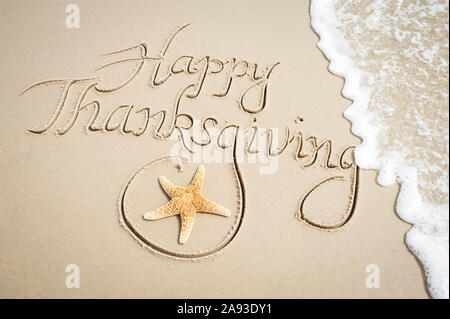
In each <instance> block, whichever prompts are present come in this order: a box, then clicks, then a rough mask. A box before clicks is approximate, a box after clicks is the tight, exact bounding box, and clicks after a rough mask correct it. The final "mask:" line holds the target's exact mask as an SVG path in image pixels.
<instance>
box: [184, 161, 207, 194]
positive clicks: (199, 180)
mask: <svg viewBox="0 0 450 319" xmlns="http://www.w3.org/2000/svg"><path fill="white" fill-rule="evenodd" d="M204 179H205V167H204V166H203V165H199V167H198V168H197V171H196V172H195V175H194V178H193V179H192V182H191V184H190V185H189V186H188V187H187V188H188V190H189V191H191V192H194V193H200V192H201V191H202V188H203V181H204Z"/></svg>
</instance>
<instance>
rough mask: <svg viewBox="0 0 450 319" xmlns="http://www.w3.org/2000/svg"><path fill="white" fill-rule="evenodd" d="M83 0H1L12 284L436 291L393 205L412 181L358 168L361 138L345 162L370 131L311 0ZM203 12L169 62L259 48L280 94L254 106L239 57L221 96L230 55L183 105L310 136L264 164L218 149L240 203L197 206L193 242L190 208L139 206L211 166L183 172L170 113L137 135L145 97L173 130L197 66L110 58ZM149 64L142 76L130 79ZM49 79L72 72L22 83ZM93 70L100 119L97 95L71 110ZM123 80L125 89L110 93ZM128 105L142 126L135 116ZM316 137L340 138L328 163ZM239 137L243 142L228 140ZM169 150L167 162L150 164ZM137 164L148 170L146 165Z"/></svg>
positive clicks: (223, 178) (4, 205)
mask: <svg viewBox="0 0 450 319" xmlns="http://www.w3.org/2000/svg"><path fill="white" fill-rule="evenodd" d="M77 4H78V5H79V8H80V28H72V29H70V28H67V27H66V25H65V19H66V16H67V13H66V12H65V8H66V4H65V3H57V2H52V1H48V2H40V3H39V4H37V3H36V4H34V3H33V4H30V3H29V2H26V1H15V2H2V3H1V12H2V15H3V19H2V21H1V22H0V23H1V24H2V30H8V32H4V35H3V36H4V39H3V48H4V49H3V50H2V70H3V76H2V78H1V80H0V81H2V85H1V88H2V89H1V90H2V108H1V111H0V112H1V116H0V124H1V125H0V127H1V141H2V143H1V149H0V151H1V154H2V156H1V157H0V161H1V162H0V167H1V168H2V170H1V178H0V180H1V184H0V185H1V192H0V193H1V197H0V207H1V218H0V236H1V237H0V242H1V249H0V254H1V258H0V273H1V275H0V296H1V297H3V298H56V297H62V298H78V297H88V298H92V297H96V298H97V297H107V298H113V297H121V298H133V297H137V298H339V297H342V298H427V297H428V294H427V292H426V289H425V285H424V279H423V275H422V270H421V267H420V265H419V263H418V262H417V260H416V259H415V257H414V256H413V255H412V254H411V253H410V252H409V251H408V249H407V248H406V246H405V244H404V235H405V233H406V232H407V231H408V229H409V228H410V225H408V224H406V223H404V222H402V221H401V220H400V219H399V218H398V217H396V215H395V213H394V203H395V199H396V196H397V192H398V187H388V188H381V187H380V186H378V185H377V184H376V182H375V172H372V171H367V170H361V171H357V170H356V168H355V166H354V165H353V166H351V167H347V166H346V165H345V164H352V163H351V162H349V161H350V160H351V152H347V153H346V155H345V156H344V157H345V159H346V160H344V161H343V164H344V165H342V163H339V156H340V155H341V154H342V152H344V151H345V150H346V149H347V148H348V147H350V146H355V145H358V144H359V139H358V138H356V137H355V136H353V135H352V134H351V132H350V123H349V122H348V121H347V120H345V119H344V118H343V117H342V112H343V110H344V109H345V108H346V107H348V105H349V104H350V103H351V102H350V101H348V100H346V99H345V98H343V97H342V96H341V95H340V93H339V92H340V90H341V87H342V84H343V82H342V80H341V79H339V78H337V77H336V76H334V75H332V74H331V73H329V72H328V71H327V65H328V61H327V60H326V59H325V58H324V56H323V55H322V53H321V52H320V50H319V49H318V48H317V47H316V43H317V41H318V38H317V36H316V35H315V34H314V32H313V31H312V29H311V27H310V17H309V14H308V2H306V1H305V2H296V1H289V2H286V3H285V4H283V6H280V5H277V4H275V3H273V2H271V1H263V2H261V1H246V2H242V1H229V2H222V1H208V2H200V1H171V2H170V4H169V3H165V2H162V1H132V2H128V3H127V4H125V3H121V4H114V5H111V3H110V2H106V1H96V2H95V3H93V2H88V1H78V2H77ZM188 23H190V24H189V25H188V26H186V27H185V28H184V29H183V30H181V31H180V32H179V33H178V34H177V35H176V37H175V38H174V40H173V42H172V43H171V45H170V47H169V48H168V50H167V52H166V54H165V61H164V62H162V65H161V73H160V76H164V74H165V72H166V71H167V68H168V65H170V63H171V62H173V61H174V60H175V59H177V58H178V57H180V56H184V55H186V56H193V57H195V58H194V59H195V60H198V59H200V58H202V57H205V56H209V57H211V59H214V58H215V59H220V60H221V61H227V60H229V59H232V58H236V61H237V62H238V61H242V60H244V61H248V63H249V65H252V64H253V63H258V66H259V69H258V71H257V74H258V75H259V74H260V72H261V71H263V70H264V68H266V67H268V68H269V69H270V68H271V67H273V70H272V72H271V73H270V77H269V78H268V79H267V81H266V82H264V83H263V84H262V85H263V86H264V85H265V84H267V101H266V104H265V107H264V109H263V110H262V111H260V112H259V109H258V106H257V104H250V101H259V100H258V97H257V96H256V97H255V96H251V94H249V95H248V97H249V99H248V100H245V102H246V103H244V104H245V105H244V106H241V107H240V106H239V100H240V96H241V95H242V94H243V92H245V90H246V89H247V88H249V87H250V86H251V85H252V84H253V83H255V80H253V79H251V77H249V76H243V77H239V76H237V75H236V74H239V72H240V69H239V68H241V67H242V68H244V71H245V65H244V64H245V63H241V65H240V66H239V68H238V67H237V68H236V73H235V75H236V77H235V78H234V79H233V82H232V84H231V86H230V91H229V92H228V93H227V94H226V95H225V96H222V97H219V96H212V94H214V93H218V92H223V90H224V88H226V85H225V82H224V81H225V80H226V72H225V70H224V71H222V72H220V73H217V74H214V75H208V76H207V77H206V79H205V82H204V85H203V87H202V90H201V91H200V92H198V97H195V98H189V97H186V96H185V95H181V96H182V97H181V99H180V101H181V102H180V107H179V114H190V115H191V116H192V117H193V118H194V119H196V120H200V121H202V120H205V119H207V118H209V117H212V118H214V120H216V121H217V124H216V127H217V128H219V129H223V128H224V127H226V126H228V125H233V124H234V125H236V126H239V127H240V128H242V129H244V128H247V127H249V126H252V125H257V126H258V127H260V128H278V130H279V135H280V137H279V141H280V146H281V145H282V143H283V139H284V137H285V134H286V128H289V132H290V134H292V135H290V137H294V136H295V138H293V139H292V142H291V143H289V145H288V146H287V147H286V149H285V150H283V152H282V153H281V154H280V155H279V156H277V157H276V158H275V159H273V160H272V162H271V163H275V164H273V165H274V166H271V165H269V164H267V163H266V164H261V163H259V164H258V163H249V161H248V160H247V155H248V154H247V155H245V156H244V160H242V161H241V162H239V163H237V164H236V163H234V162H236V160H235V161H228V162H225V163H210V162H208V161H207V160H206V159H205V158H204V157H202V158H201V162H202V163H203V164H204V165H205V169H206V171H205V184H204V189H203V191H202V192H203V194H204V195H205V197H206V198H208V199H211V200H213V201H215V202H217V203H220V204H221V205H223V206H225V207H227V208H228V209H229V210H230V211H231V216H230V217H223V216H214V215H209V214H197V216H196V220H195V224H194V227H193V230H192V233H191V236H190V237H189V240H188V242H187V243H186V244H185V245H180V244H179V243H178V235H179V227H180V221H179V217H177V216H173V217H169V218H166V219H163V220H158V221H145V220H144V219H141V216H142V215H143V214H144V212H145V211H147V210H148V211H150V210H154V209H156V208H158V207H160V206H161V205H163V204H164V203H166V202H167V201H168V200H169V198H167V196H166V195H165V194H164V192H163V191H162V189H161V187H160V185H159V183H158V180H157V177H158V176H159V175H166V176H167V177H168V178H169V180H171V181H172V182H173V183H174V184H175V185H177V186H187V185H188V184H189V182H190V180H191V178H192V176H193V173H194V172H195V169H196V167H197V166H198V165H199V163H198V162H196V161H195V160H194V163H186V164H183V165H182V167H181V170H180V167H179V166H178V163H174V162H172V161H170V160H163V161H161V159H162V158H165V157H167V156H173V150H174V145H175V146H176V145H180V144H179V143H177V140H171V139H166V140H163V139H162V138H155V136H154V134H155V131H157V130H158V126H157V125H158V120H152V121H150V122H149V125H148V127H147V129H146V130H145V131H144V132H143V133H142V135H139V133H141V131H140V129H141V128H142V125H143V124H142V123H145V122H143V117H142V114H145V111H142V112H141V113H139V114H140V115H141V117H139V116H138V114H137V113H136V111H137V110H140V109H142V108H144V107H150V108H151V111H150V112H151V114H153V113H156V112H158V111H161V110H166V111H167V119H166V120H165V121H164V123H163V125H162V127H161V130H160V132H162V134H163V135H164V133H167V132H170V131H171V129H173V126H174V122H173V120H174V116H173V109H174V107H175V106H176V101H177V98H178V97H179V96H180V94H182V93H183V91H182V89H183V87H185V86H186V85H187V84H189V83H196V82H197V79H198V76H199V74H194V75H186V74H182V73H180V74H176V75H173V76H171V78H169V79H168V80H167V81H166V82H165V83H163V84H161V85H159V86H157V87H152V85H151V81H152V75H153V74H155V66H156V65H157V62H156V61H155V60H150V59H149V60H146V61H145V63H144V64H143V66H142V69H140V70H139V69H137V68H138V67H139V62H140V60H136V61H132V62H127V63H128V64H125V63H122V64H120V65H116V66H114V67H110V68H105V69H103V70H100V71H99V72H97V73H95V72H94V71H95V70H96V69H97V68H99V67H101V66H102V65H105V64H107V63H110V62H113V61H117V59H118V57H120V58H122V59H124V58H128V59H130V58H138V57H139V56H140V55H139V53H140V52H141V51H140V49H141V48H142V45H141V46H140V47H137V48H135V49H133V50H130V51H127V52H124V53H121V54H119V55H109V56H101V55H102V54H104V53H108V52H112V51H116V50H120V49H124V48H130V47H132V46H135V45H139V44H142V43H143V42H146V43H147V44H148V52H147V56H148V57H157V56H158V55H159V54H160V50H161V49H162V48H163V47H164V44H165V43H166V41H167V39H168V38H169V36H170V35H171V34H172V33H173V32H174V30H176V29H177V28H178V27H180V26H184V25H186V24H188ZM276 63H279V64H276ZM275 64H276V66H274V65H275ZM217 65H218V64H217V63H216V65H215V67H217ZM180 68H181V64H180ZM136 70H139V72H138V74H137V75H136V77H133V78H132V80H131V81H130V82H129V83H125V82H126V79H129V78H130V74H131V75H133V72H134V71H136ZM247 71H248V70H247ZM247 73H250V71H248V72H247ZM95 77H100V80H86V81H82V82H80V81H76V82H75V83H74V84H73V85H72V86H70V88H69V82H68V81H67V80H68V79H72V80H74V79H87V78H95ZM46 80H65V81H61V82H50V83H47V84H43V85H38V86H36V87H33V88H32V89H30V90H28V91H27V92H25V93H24V94H21V92H23V91H24V90H25V89H27V88H28V87H29V86H31V85H33V84H36V83H39V82H41V81H46ZM156 80H157V79H156ZM91 83H92V85H94V87H95V86H96V87H97V88H98V89H99V90H97V91H95V90H94V89H90V90H89V91H88V92H87V95H86V97H85V100H83V102H84V104H86V103H88V102H91V101H94V100H95V101H98V103H99V105H100V107H99V109H100V111H99V116H98V118H97V121H96V122H95V123H94V125H93V126H91V129H89V128H86V125H87V124H88V123H89V121H90V118H91V113H92V108H93V107H94V106H90V107H91V109H88V110H83V111H81V112H80V114H79V116H78V117H77V118H76V119H75V120H73V121H71V119H74V117H73V113H72V111H73V108H74V107H75V105H76V104H75V103H76V101H77V98H78V96H79V94H80V92H82V90H83V89H86V88H87V87H89V85H90V84H91ZM123 83H125V84H126V85H124V86H123V87H122V88H120V89H117V90H113V88H114V87H117V86H120V85H121V84H123ZM64 88H66V89H68V90H69V93H68V97H67V101H66V104H65V107H64V108H63V109H62V111H61V114H60V116H59V117H58V118H57V120H56V121H55V123H54V124H52V123H51V121H50V119H51V114H54V113H53V112H54V111H55V110H57V109H56V107H57V100H58V98H59V97H60V95H61V94H64ZM108 88H112V92H103V91H108ZM197 88H198V87H197ZM191 89H192V88H191ZM255 92H256V93H258V92H262V90H261V91H258V90H255ZM184 93H186V92H184ZM188 93H191V94H192V95H195V92H194V91H188ZM219 95H220V94H219ZM122 105H125V106H124V107H123V108H120V109H119V110H118V111H117V112H115V113H111V112H113V111H114V110H115V109H116V108H117V107H120V106H122ZM131 105H133V108H131ZM255 105H256V106H255ZM128 110H130V120H129V122H128V129H129V130H131V131H127V127H125V128H124V126H123V122H122V119H124V114H126V112H127V111H128ZM120 112H122V113H120ZM252 112H254V113H252ZM110 114H113V115H112V116H111V120H110V121H109V125H108V118H109V117H110V116H109V115H110ZM183 117H184V118H183ZM299 118H301V120H300V119H299ZM49 121H50V122H49ZM183 121H184V122H186V121H188V118H187V116H180V121H179V125H180V126H181V124H182V122H183ZM212 122H213V120H210V122H209V123H208V126H210V125H212V124H211V123H212ZM49 123H50V124H52V125H47V126H49V127H48V129H46V130H45V128H46V127H45V126H46V124H49ZM121 123H122V127H120V124H121ZM71 124H73V126H70V125H71ZM116 124H117V125H116ZM185 124H186V123H184V124H183V125H185ZM115 126H117V129H116V130H113V128H114V127H115ZM97 128H99V130H96V129H97ZM29 130H32V131H34V132H30V131H29ZM43 130H44V132H42V133H41V132H40V131H43ZM174 131H175V132H176V131H177V130H174ZM186 131H189V130H186ZM191 131H192V130H191ZM230 131H231V130H230ZM300 132H301V133H302V141H303V142H304V149H303V154H309V156H305V158H297V159H296V156H295V155H296V154H298V153H297V148H298V145H299V143H298V138H297V137H298V136H299V135H298V134H299V133H300ZM186 134H187V133H186ZM136 135H139V136H136ZM187 136H188V138H189V135H187ZM310 137H316V139H317V142H321V141H324V140H329V141H331V143H332V152H331V155H330V161H329V162H328V167H327V161H326V156H325V155H326V154H325V153H322V151H320V153H318V157H317V159H316V160H315V161H314V163H313V164H312V165H310V166H308V163H309V162H311V160H313V157H314V152H313V151H311V147H312V144H311V143H312V142H311V140H312V139H311V138H310ZM308 138H309V140H308V141H309V142H307V141H306V140H307V139H308ZM231 142H233V138H231ZM238 145H239V144H238ZM308 147H309V148H308ZM232 151H233V148H232V147H229V148H227V149H226V150H223V153H228V154H229V153H230V152H231V153H232ZM171 152H172V153H171ZM196 152H198V150H197V151H196ZM155 160H157V161H158V160H159V161H158V165H150V167H147V166H148V165H149V163H153V162H154V161H155ZM333 164H334V165H333ZM333 166H336V167H333ZM142 167H147V168H148V169H145V170H143V171H141V170H140V169H141V168H142ZM261 167H263V168H264V167H265V170H264V169H263V172H265V174H262V171H261ZM274 167H275V169H272V168H274ZM136 173H137V176H139V178H136V179H133V176H135V175H136ZM356 174H358V178H357V176H356ZM335 177H337V179H335ZM330 178H331V179H332V180H331V181H329V182H327V183H325V184H322V186H321V187H320V189H318V190H316V191H313V192H311V195H310V196H309V197H308V200H307V201H305V204H304V205H303V210H304V214H303V215H304V217H305V216H306V220H305V218H303V220H299V216H300V215H299V213H300V212H299V207H300V206H302V205H301V200H302V198H304V196H305V195H306V194H308V192H309V191H311V190H312V189H314V186H315V185H317V184H319V183H320V182H321V181H324V180H328V179H330ZM131 180H133V182H132V183H131V184H130V181H131ZM127 185H131V186H130V188H129V190H128V188H127ZM125 192H127V195H125V194H124V193H125ZM300 217H301V216H300ZM300 219H301V218H300ZM308 220H309V221H312V222H313V223H314V224H317V225H319V227H317V225H315V226H314V225H313V224H312V223H309V222H308ZM127 221H128V223H127ZM341 224H343V225H342V226H341ZM130 225H131V226H130ZM336 225H337V226H336ZM322 226H323V227H322ZM333 226H336V227H333ZM324 228H332V229H331V230H329V229H328V230H327V229H324ZM156 246H157V247H164V249H163V250H159V249H155V247H156ZM180 256H181V257H180ZM70 264H75V265H77V266H78V268H79V271H80V287H79V288H72V289H69V288H67V287H66V278H67V276H69V275H70V273H66V267H67V265H70ZM369 265H376V267H377V268H378V269H379V274H380V276H379V278H380V285H379V288H367V286H366V281H367V277H368V276H369V275H370V274H369V273H367V272H366V269H369V270H370V269H373V266H369ZM368 266H369V268H367V267H368Z"/></svg>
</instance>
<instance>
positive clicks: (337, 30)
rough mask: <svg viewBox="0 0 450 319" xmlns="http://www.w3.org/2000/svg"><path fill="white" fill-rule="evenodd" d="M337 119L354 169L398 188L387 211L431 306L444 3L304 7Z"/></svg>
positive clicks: (443, 165)
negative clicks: (347, 135)
mask: <svg viewBox="0 0 450 319" xmlns="http://www.w3.org/2000/svg"><path fill="white" fill-rule="evenodd" d="M310 13H311V24H312V27H313V29H314V30H315V31H316V32H317V34H318V35H319V37H320V41H319V42H318V47H319V48H320V50H321V51H322V52H323V53H324V54H325V55H326V57H327V58H328V59H329V61H330V64H329V70H330V72H332V73H334V74H336V75H338V76H341V77H343V78H344V79H345V85H344V87H343V89H342V94H343V95H344V96H345V97H346V98H348V99H351V100H352V101H353V103H352V105H351V106H350V107H349V108H347V109H346V110H345V112H344V116H345V117H346V118H347V119H348V120H350V121H351V123H352V132H353V133H354V134H355V135H357V136H359V137H361V138H362V139H363V142H362V144H361V145H360V146H359V147H358V148H357V149H356V151H355V158H356V163H357V164H358V165H359V166H360V167H361V168H365V169H376V170H378V172H379V174H378V178H377V181H378V183H379V184H381V185H383V186H388V185H392V184H394V183H400V184H401V188H400V193H399V195H398V198H397V203H396V212H397V214H398V216H399V217H400V218H401V219H403V220H404V221H406V222H408V223H411V224H412V225H413V226H412V228H411V229H410V230H409V231H408V233H407V234H406V239H405V241H406V244H407V246H408V247H409V249H410V250H411V251H412V252H413V253H414V254H415V255H416V256H417V258H418V259H419V260H420V261H421V263H422V264H423V268H424V272H425V275H426V279H427V283H428V290H429V292H430V295H431V296H432V297H433V298H449V207H448V201H449V196H448V194H449V182H448V168H449V149H448V142H449V137H448V101H449V98H448V80H449V76H448V68H449V66H448V43H449V41H448V38H449V37H448V35H449V24H448V13H449V11H448V1H438V0H427V1H425V0H423V1H402V0H389V1H385V0H383V1H381V0H374V1H356V0H348V1H343V0H311V7H310Z"/></svg>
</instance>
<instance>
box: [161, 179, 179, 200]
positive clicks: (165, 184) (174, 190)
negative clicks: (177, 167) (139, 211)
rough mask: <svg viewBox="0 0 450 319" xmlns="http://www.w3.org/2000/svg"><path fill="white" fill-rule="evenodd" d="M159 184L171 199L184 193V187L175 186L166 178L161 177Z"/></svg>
mask: <svg viewBox="0 0 450 319" xmlns="http://www.w3.org/2000/svg"><path fill="white" fill-rule="evenodd" d="M159 183H160V184H161V187H162V188H163V189H164V191H165V192H166V193H167V195H169V196H170V198H174V197H177V196H180V195H181V193H182V190H183V187H177V186H175V185H173V184H172V183H171V182H170V181H169V180H168V179H167V178H166V177H165V176H160V177H159Z"/></svg>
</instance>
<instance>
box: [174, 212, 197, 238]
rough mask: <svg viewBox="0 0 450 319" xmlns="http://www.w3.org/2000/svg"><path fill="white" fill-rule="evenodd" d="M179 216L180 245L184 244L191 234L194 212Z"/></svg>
mask: <svg viewBox="0 0 450 319" xmlns="http://www.w3.org/2000/svg"><path fill="white" fill-rule="evenodd" d="M180 216H181V230H180V237H179V239H178V241H179V243H180V244H182V245H183V244H186V242H187V241H188V239H189V235H190V234H191V231H192V228H193V226H194V219H195V211H191V213H187V214H183V213H182V214H180Z"/></svg>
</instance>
